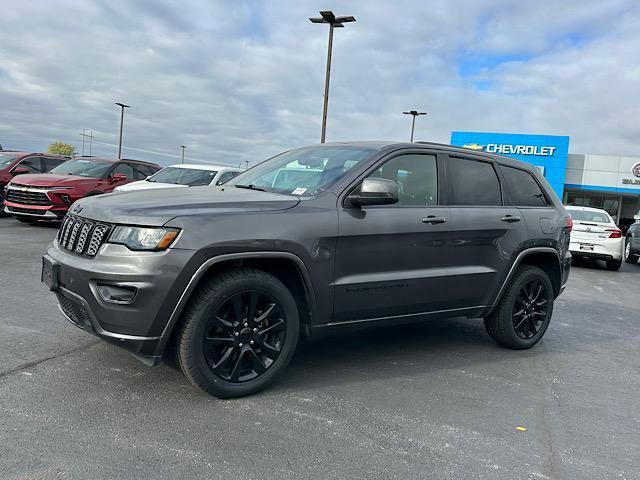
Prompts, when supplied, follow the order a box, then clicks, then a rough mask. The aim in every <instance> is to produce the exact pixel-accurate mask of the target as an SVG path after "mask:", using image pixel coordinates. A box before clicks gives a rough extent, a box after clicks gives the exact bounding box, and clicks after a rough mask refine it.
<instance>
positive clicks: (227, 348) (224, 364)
mask: <svg viewBox="0 0 640 480" xmlns="http://www.w3.org/2000/svg"><path fill="white" fill-rule="evenodd" d="M286 334H287V329H286V318H285V315H284V312H283V309H282V306H281V305H280V304H279V302H278V301H277V300H276V299H275V298H274V297H272V296H271V295H269V294H268V293H266V292H263V291H260V290H246V291H244V292H239V293H236V294H235V295H233V296H231V297H230V298H228V299H227V300H226V301H225V302H223V303H222V304H221V305H220V306H219V307H218V309H217V310H216V312H215V313H214V314H213V316H212V317H211V318H210V319H209V323H208V325H207V327H206V328H205V336H204V340H203V341H204V346H203V352H204V356H205V359H206V361H207V364H208V365H209V368H211V370H212V371H213V373H214V374H215V375H216V376H218V377H220V378H222V379H223V380H226V381H228V382H233V383H241V382H246V381H248V380H253V379H255V378H256V377H258V376H260V375H262V374H263V373H265V372H266V371H267V369H269V367H271V366H272V365H273V363H274V362H275V361H276V360H277V359H278V357H279V356H280V354H281V352H282V347H283V345H284V342H285V338H286Z"/></svg>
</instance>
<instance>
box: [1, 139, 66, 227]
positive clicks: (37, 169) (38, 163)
mask: <svg viewBox="0 0 640 480" xmlns="http://www.w3.org/2000/svg"><path fill="white" fill-rule="evenodd" d="M68 159H69V157H64V156H62V155H51V154H48V153H28V152H18V151H10V150H2V151H0V205H2V204H3V202H4V195H5V187H6V186H7V184H8V183H9V182H11V180H12V179H13V178H14V177H15V176H16V175H24V174H29V173H46V172H48V171H50V170H51V169H53V168H55V167H57V166H58V165H60V164H62V163H64V162H66V161H67V160H68ZM1 214H2V208H0V215H1Z"/></svg>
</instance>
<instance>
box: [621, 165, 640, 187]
mask: <svg viewBox="0 0 640 480" xmlns="http://www.w3.org/2000/svg"><path fill="white" fill-rule="evenodd" d="M631 173H633V174H634V175H635V176H636V177H640V163H636V164H635V165H634V166H633V167H631ZM622 184H623V185H640V180H638V179H637V178H623V179H622Z"/></svg>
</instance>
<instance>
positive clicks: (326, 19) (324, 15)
mask: <svg viewBox="0 0 640 480" xmlns="http://www.w3.org/2000/svg"><path fill="white" fill-rule="evenodd" d="M320 15H321V17H315V18H309V20H311V22H312V23H328V24H330V25H333V26H334V27H335V28H339V27H344V25H343V23H348V22H355V21H356V18H355V17H353V16H351V15H346V16H341V17H336V16H335V15H334V14H333V12H332V11H331V10H324V11H322V12H320Z"/></svg>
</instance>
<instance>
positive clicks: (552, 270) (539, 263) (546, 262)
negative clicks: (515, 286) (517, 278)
mask: <svg viewBox="0 0 640 480" xmlns="http://www.w3.org/2000/svg"><path fill="white" fill-rule="evenodd" d="M520 265H532V266H534V267H538V268H540V269H542V270H543V271H544V272H545V273H546V274H547V275H548V276H549V280H551V284H552V285H553V293H554V297H557V296H558V295H560V292H561V290H562V268H561V263H560V256H559V254H558V251H557V250H556V249H554V248H551V247H532V248H527V249H525V250H523V251H521V252H520V253H519V254H518V256H517V257H516V259H515V260H514V262H513V264H512V265H511V268H510V269H509V273H508V274H507V276H506V278H505V279H504V281H503V282H502V285H501V287H500V290H498V294H497V295H496V298H495V299H494V301H493V302H492V303H491V307H490V308H489V312H488V313H491V312H492V311H493V310H494V309H495V307H496V306H497V305H498V303H499V302H500V299H501V298H502V296H503V295H504V293H505V291H506V289H507V286H508V285H509V282H510V281H511V279H512V278H513V276H514V275H515V273H516V271H517V269H518V267H519V266H520Z"/></svg>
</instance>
